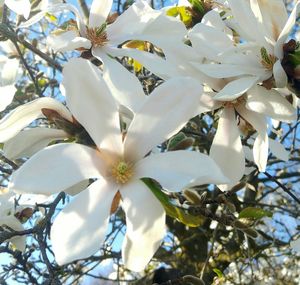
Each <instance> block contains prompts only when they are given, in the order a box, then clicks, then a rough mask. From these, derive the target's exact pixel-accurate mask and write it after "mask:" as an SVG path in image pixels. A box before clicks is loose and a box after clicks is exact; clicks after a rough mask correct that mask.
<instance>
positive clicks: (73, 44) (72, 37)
mask: <svg viewBox="0 0 300 285" xmlns="http://www.w3.org/2000/svg"><path fill="white" fill-rule="evenodd" d="M47 44H48V45H49V46H50V47H51V48H52V49H53V50H55V51H61V52H64V51H71V50H74V49H78V48H86V49H89V48H90V47H91V42H90V40H88V39H86V38H82V37H80V36H79V35H78V33H77V32H75V31H68V32H64V33H62V34H58V35H55V34H54V35H50V36H48V38H47Z"/></svg>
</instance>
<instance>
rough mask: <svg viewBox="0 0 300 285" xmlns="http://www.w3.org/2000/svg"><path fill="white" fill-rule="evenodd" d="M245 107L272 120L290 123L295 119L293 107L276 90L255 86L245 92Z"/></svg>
mask: <svg viewBox="0 0 300 285" xmlns="http://www.w3.org/2000/svg"><path fill="white" fill-rule="evenodd" d="M246 107H247V108H248V109H249V110H251V111H253V112H257V113H260V114H264V115H267V116H270V117H272V118H273V119H276V120H280V121H285V122H291V121H294V120H296V119H297V116H296V110H295V109H294V107H293V106H292V105H291V104H290V103H289V102H288V101H287V100H286V99H285V98H284V97H283V96H282V95H281V94H280V93H279V92H278V91H276V90H273V89H272V90H267V89H266V88H264V87H262V86H255V87H253V88H251V89H250V90H249V91H248V92H247V102H246Z"/></svg>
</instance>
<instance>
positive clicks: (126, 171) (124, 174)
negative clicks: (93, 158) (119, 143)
mask: <svg viewBox="0 0 300 285" xmlns="http://www.w3.org/2000/svg"><path fill="white" fill-rule="evenodd" d="M111 174H112V176H113V178H114V179H115V181H116V182H117V183H118V184H125V183H126V182H127V181H128V180H129V179H130V178H131V177H132V175H133V167H132V164H130V163H127V162H125V161H119V162H118V163H116V164H115V165H114V166H113V167H112V170H111Z"/></svg>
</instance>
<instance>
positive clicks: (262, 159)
mask: <svg viewBox="0 0 300 285" xmlns="http://www.w3.org/2000/svg"><path fill="white" fill-rule="evenodd" d="M268 150H269V137H268V133H267V132H265V133H264V134H260V133H259V134H258V135H257V137H256V139H255V141H254V145H253V157H254V162H255V164H256V165H257V167H258V170H259V171H262V172H263V171H265V170H266V166H267V162H268Z"/></svg>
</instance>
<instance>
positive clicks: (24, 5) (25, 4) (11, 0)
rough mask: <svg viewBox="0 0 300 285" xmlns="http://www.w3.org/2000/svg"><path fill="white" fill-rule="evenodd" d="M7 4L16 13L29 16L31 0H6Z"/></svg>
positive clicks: (25, 16)
mask: <svg viewBox="0 0 300 285" xmlns="http://www.w3.org/2000/svg"><path fill="white" fill-rule="evenodd" d="M5 4H6V5H7V7H8V8H9V9H11V10H12V11H14V12H15V13H16V14H18V15H23V16H24V18H25V19H27V18H28V17H29V14H30V8H31V6H30V2H29V0H5Z"/></svg>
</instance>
